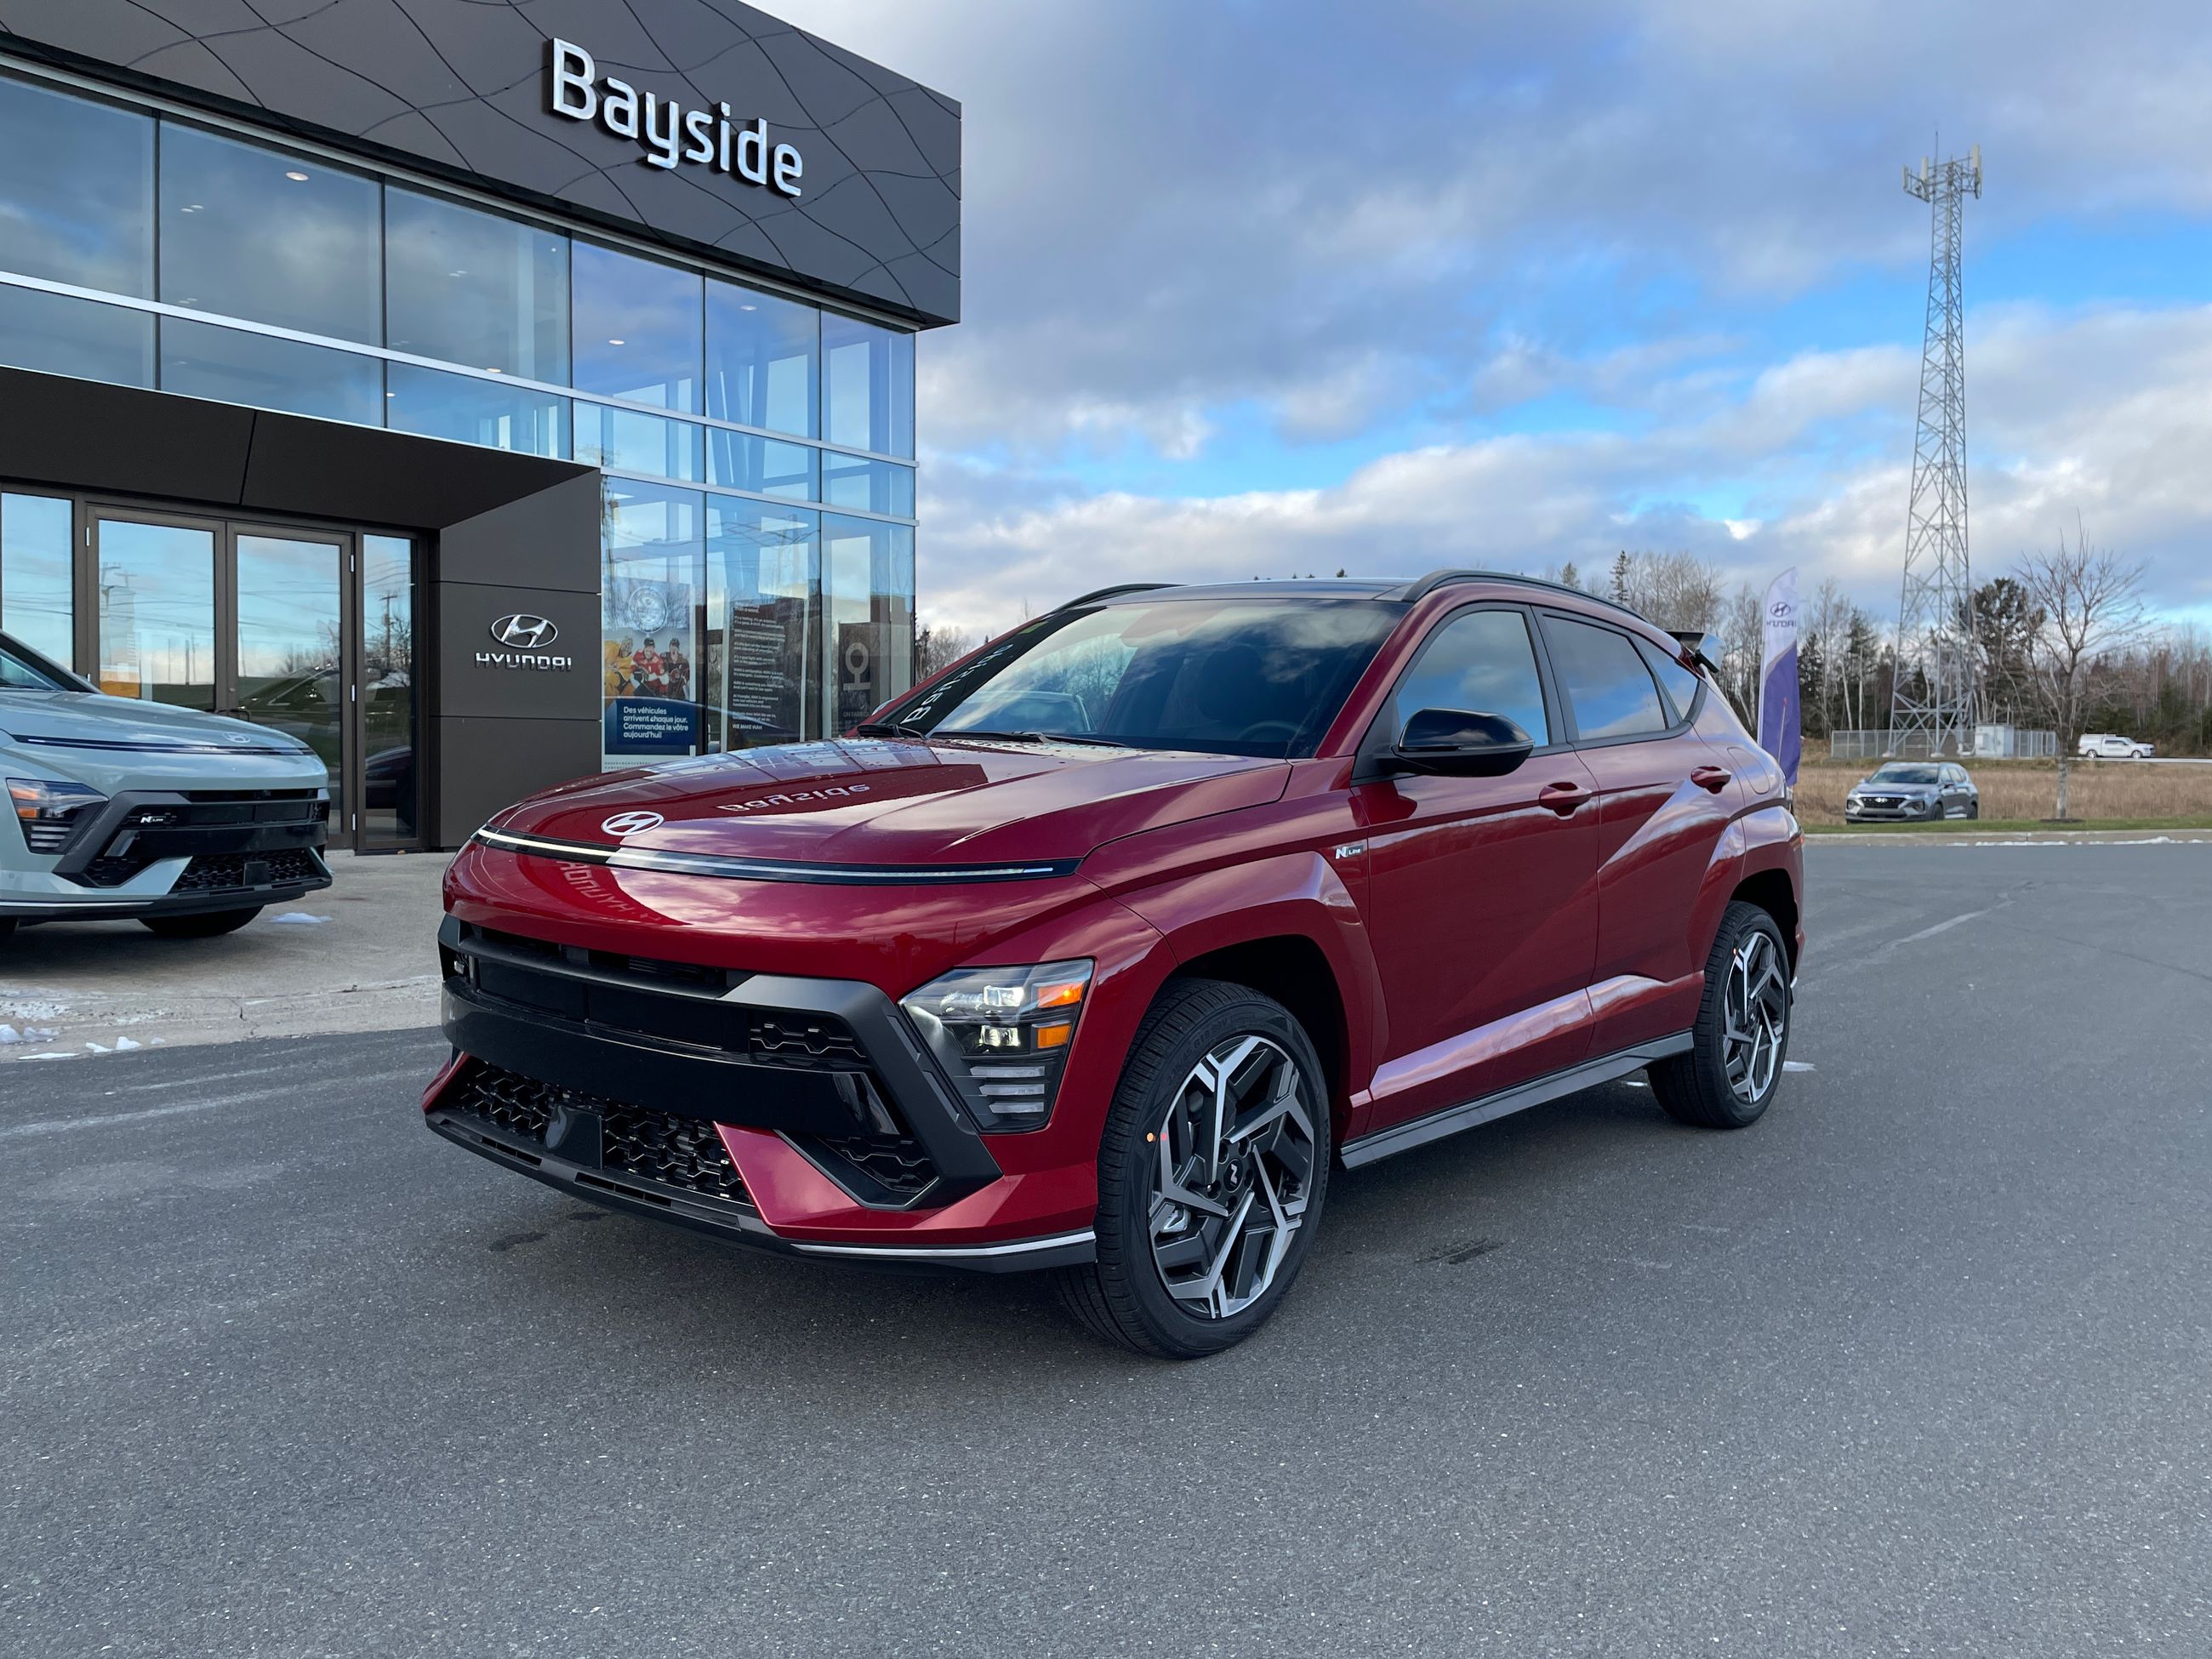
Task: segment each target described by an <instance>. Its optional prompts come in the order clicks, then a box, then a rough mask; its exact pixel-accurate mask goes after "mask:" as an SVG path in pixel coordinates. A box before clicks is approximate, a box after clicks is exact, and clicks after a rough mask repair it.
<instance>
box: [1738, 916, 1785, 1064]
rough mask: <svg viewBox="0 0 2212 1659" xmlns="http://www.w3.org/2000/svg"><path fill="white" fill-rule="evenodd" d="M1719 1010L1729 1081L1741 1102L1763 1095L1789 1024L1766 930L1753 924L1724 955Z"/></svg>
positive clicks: (1776, 957)
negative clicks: (1725, 974) (1723, 989)
mask: <svg viewBox="0 0 2212 1659" xmlns="http://www.w3.org/2000/svg"><path fill="white" fill-rule="evenodd" d="M1722 1012H1723V1015H1724V1016H1725V1023H1724V1024H1723V1027H1722V1031H1721V1056H1722V1060H1723V1063H1724V1064H1725V1065H1726V1066H1727V1068H1728V1080H1729V1088H1730V1089H1732V1090H1733V1091H1735V1097H1736V1098H1737V1099H1738V1100H1741V1101H1743V1102H1745V1103H1753V1102H1757V1101H1759V1100H1763V1099H1764V1098H1765V1096H1766V1091H1767V1090H1768V1089H1769V1088H1771V1086H1773V1083H1774V1074H1775V1073H1777V1072H1778V1071H1779V1070H1780V1069H1781V1066H1782V1040H1783V1036H1784V1033H1785V1032H1787V1031H1788V1030H1789V1027H1790V981H1788V979H1787V978H1785V977H1784V975H1783V972H1782V957H1781V952H1779V951H1777V950H1776V949H1775V946H1774V939H1773V937H1772V935H1771V934H1769V933H1765V932H1764V931H1763V930H1760V929H1757V928H1754V929H1753V930H1752V931H1751V932H1749V933H1746V934H1745V935H1744V936H1743V942H1742V943H1741V944H1740V945H1737V946H1736V948H1735V954H1734V955H1733V956H1732V957H1730V958H1729V976H1728V987H1727V993H1726V1000H1725V1001H1724V1003H1723V1008H1722Z"/></svg>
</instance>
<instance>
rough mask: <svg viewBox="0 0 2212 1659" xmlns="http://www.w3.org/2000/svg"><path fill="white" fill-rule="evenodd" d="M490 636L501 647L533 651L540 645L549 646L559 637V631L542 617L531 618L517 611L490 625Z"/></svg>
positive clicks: (525, 612)
mask: <svg viewBox="0 0 2212 1659" xmlns="http://www.w3.org/2000/svg"><path fill="white" fill-rule="evenodd" d="M491 636H492V638H494V639H495V640H497V641H499V642H500V643H501V645H511V646H513V647H516V648H517V649H518V650H522V651H535V650H537V649H538V647H540V646H542V645H550V644H552V643H553V641H556V640H557V639H559V638H560V637H561V630H560V629H557V628H556V627H555V626H554V625H553V624H552V623H551V622H550V621H548V620H547V619H546V618H545V617H533V616H532V615H531V614H530V613H529V612H528V611H516V612H515V613H514V615H513V616H511V617H501V618H500V619H499V620H498V621H497V622H495V623H493V624H492V625H491Z"/></svg>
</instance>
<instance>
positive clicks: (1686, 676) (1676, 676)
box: [1636, 640, 1705, 722]
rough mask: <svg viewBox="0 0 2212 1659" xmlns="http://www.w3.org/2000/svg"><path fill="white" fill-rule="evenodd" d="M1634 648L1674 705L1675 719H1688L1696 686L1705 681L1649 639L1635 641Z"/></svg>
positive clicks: (1678, 720) (1694, 699)
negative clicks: (1640, 654) (1641, 654)
mask: <svg viewBox="0 0 2212 1659" xmlns="http://www.w3.org/2000/svg"><path fill="white" fill-rule="evenodd" d="M1636 648H1637V649H1638V651H1640V652H1641V653H1643V654H1644V664H1645V665H1646V666H1648V667H1649V668H1650V670H1651V672H1652V674H1653V676H1654V677H1655V678H1656V679H1657V680H1658V682H1659V689H1660V690H1662V691H1663V692H1665V693H1666V694H1667V701H1668V702H1669V703H1671V704H1673V705H1674V719H1675V720H1676V721H1677V722H1680V721H1682V720H1687V719H1689V718H1690V705H1691V704H1692V703H1693V702H1696V701H1697V698H1698V690H1699V687H1701V686H1702V685H1704V684H1705V681H1704V680H1703V679H1702V678H1699V676H1698V675H1697V674H1696V673H1695V672H1693V671H1692V670H1690V669H1687V668H1685V667H1683V666H1682V665H1681V664H1680V662H1678V661H1676V660H1675V659H1674V658H1672V657H1670V656H1668V654H1667V653H1665V652H1664V651H1662V650H1661V649H1660V648H1659V647H1657V646H1656V645H1654V644H1652V643H1651V641H1649V640H1638V641H1637V642H1636Z"/></svg>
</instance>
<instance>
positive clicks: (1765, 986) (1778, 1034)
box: [1650, 900, 1790, 1129]
mask: <svg viewBox="0 0 2212 1659" xmlns="http://www.w3.org/2000/svg"><path fill="white" fill-rule="evenodd" d="M1690 1039H1691V1046H1690V1049H1689V1052H1688V1053H1686V1054H1676V1055H1674V1057H1673V1058H1672V1059H1669V1060H1661V1061H1660V1062H1659V1063H1658V1064H1656V1066H1651V1067H1650V1075H1651V1092H1652V1093H1653V1094H1654V1095H1655V1096H1656V1097H1658V1101H1659V1103H1660V1105H1661V1106H1662V1107H1664V1108H1665V1109H1666V1111H1667V1115H1668V1116H1669V1117H1672V1118H1674V1119H1675V1120H1676V1121H1678V1122H1682V1123H1693V1124H1696V1125H1698V1126H1699V1127H1700V1128H1707V1129H1741V1128H1742V1127H1745V1126H1746V1125H1747V1124H1750V1123H1755V1122H1757V1121H1759V1117H1760V1116H1761V1115H1763V1114H1764V1113H1765V1110H1766V1109H1767V1107H1769V1106H1770V1105H1771V1104H1772V1103H1773V1101H1774V1097H1775V1094H1776V1091H1778V1089H1779V1088H1780V1087H1781V1085H1782V1073H1783V1062H1784V1060H1786V1059H1787V1058H1788V1057H1789V1053H1790V951H1789V947H1788V945H1785V944H1784V940H1783V938H1782V929H1781V928H1780V927H1777V926H1776V925H1775V921H1774V918H1773V917H1772V916H1771V915H1768V914H1767V913H1766V912H1765V911H1764V910H1762V909H1760V908H1759V907H1758V906H1757V905H1755V904H1746V903H1744V902H1742V901H1741V900H1738V901H1737V902H1735V903H1733V904H1731V905H1729V908H1728V910H1727V912H1726V913H1725V914H1724V915H1723V916H1722V918H1721V927H1720V933H1719V934H1718V936H1717V938H1715V939H1714V940H1713V949H1712V954H1711V956H1710V957H1707V958H1706V960H1705V1000H1703V1002H1701V1003H1700V1004H1699V1008H1698V1023H1697V1024H1696V1025H1695V1026H1693V1027H1692V1029H1691V1033H1690Z"/></svg>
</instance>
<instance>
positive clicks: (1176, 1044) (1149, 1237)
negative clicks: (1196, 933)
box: [1060, 979, 1330, 1359]
mask: <svg viewBox="0 0 2212 1659" xmlns="http://www.w3.org/2000/svg"><path fill="white" fill-rule="evenodd" d="M1248 1036H1249V1037H1257V1038H1260V1039H1262V1041H1263V1042H1264V1043H1265V1044H1267V1045H1272V1047H1273V1050H1274V1051H1275V1053H1274V1054H1273V1055H1270V1054H1267V1052H1266V1050H1265V1049H1257V1050H1255V1051H1254V1059H1253V1060H1251V1061H1250V1062H1249V1063H1250V1064H1252V1065H1255V1066H1256V1065H1261V1064H1265V1065H1268V1066H1273V1067H1276V1068H1278V1069H1277V1071H1276V1073H1275V1080H1276V1081H1277V1082H1280V1081H1282V1080H1283V1079H1282V1075H1281V1073H1280V1071H1279V1067H1280V1066H1283V1065H1284V1064H1288V1065H1289V1066H1294V1067H1295V1068H1296V1071H1297V1079H1296V1086H1297V1088H1298V1089H1299V1091H1301V1104H1302V1110H1303V1113H1304V1118H1305V1120H1306V1127H1308V1128H1309V1129H1310V1142H1309V1143H1308V1147H1307V1155H1308V1163H1307V1168H1306V1170H1305V1173H1304V1176H1303V1182H1302V1189H1299V1190H1298V1196H1299V1198H1300V1199H1301V1200H1302V1206H1301V1207H1300V1209H1299V1211H1298V1212H1297V1219H1296V1221H1295V1223H1294V1224H1293V1225H1291V1226H1290V1227H1287V1228H1280V1229H1277V1228H1273V1227H1267V1226H1264V1225H1261V1224H1259V1223H1255V1227H1256V1228H1258V1231H1255V1232H1247V1233H1243V1234H1241V1235H1238V1234H1233V1233H1231V1232H1227V1231H1225V1232H1224V1233H1223V1234H1221V1235H1220V1237H1224V1238H1225V1239H1227V1240H1228V1241H1229V1246H1230V1247H1229V1248H1224V1249H1222V1250H1221V1251H1220V1252H1219V1256H1218V1261H1217V1263H1216V1265H1215V1267H1214V1268H1213V1270H1212V1272H1213V1274H1214V1275H1216V1276H1218V1277H1219V1278H1220V1279H1222V1280H1223V1281H1224V1282H1226V1280H1227V1279H1228V1277H1229V1274H1228V1273H1224V1272H1223V1270H1222V1267H1221V1265H1220V1264H1221V1263H1232V1256H1233V1258H1234V1260H1233V1263H1232V1265H1231V1271H1232V1272H1234V1273H1243V1272H1244V1271H1245V1269H1246V1267H1247V1264H1248V1262H1249V1261H1250V1259H1251V1258H1252V1256H1253V1255H1254V1254H1255V1251H1257V1250H1259V1249H1261V1246H1262V1245H1263V1244H1264V1245H1267V1246H1270V1247H1271V1246H1272V1244H1273V1239H1274V1237H1275V1236H1276V1234H1277V1233H1278V1232H1280V1233H1281V1234H1282V1235H1283V1236H1285V1237H1287V1239H1288V1243H1287V1244H1286V1245H1285V1246H1284V1248H1283V1249H1282V1250H1281V1252H1280V1254H1279V1256H1277V1255H1273V1250H1272V1249H1271V1248H1270V1249H1268V1250H1267V1255H1269V1256H1271V1257H1272V1258H1273V1265H1272V1274H1273V1276H1272V1278H1271V1279H1268V1280H1267V1283H1266V1284H1265V1285H1264V1288H1262V1289H1261V1290H1260V1291H1259V1292H1258V1293H1257V1294H1256V1295H1254V1296H1252V1297H1251V1299H1250V1300H1249V1303H1248V1304H1245V1305H1242V1306H1240V1307H1237V1308H1236V1309H1234V1310H1229V1311H1223V1312H1218V1313H1217V1312H1215V1311H1213V1310H1211V1309H1209V1310H1207V1311H1206V1312H1194V1311H1193V1310H1192V1309H1191V1307H1190V1305H1189V1301H1190V1297H1189V1295H1188V1292H1189V1291H1190V1289H1191V1285H1192V1281H1190V1280H1186V1281H1184V1284H1183V1288H1184V1290H1185V1291H1186V1296H1185V1297H1183V1298H1181V1299H1179V1298H1178V1297H1176V1296H1175V1295H1174V1294H1172V1293H1170V1290H1169V1288H1168V1283H1167V1279H1168V1273H1169V1272H1170V1269H1167V1268H1164V1267H1162V1266H1161V1265H1160V1264H1159V1262H1158V1261H1157V1260H1156V1259H1155V1255H1154V1250H1153V1244H1154V1236H1153V1231H1152V1218H1153V1200H1154V1196H1155V1192H1156V1189H1157V1188H1158V1186H1159V1185H1160V1182H1161V1176H1160V1171H1161V1170H1163V1168H1164V1166H1165V1165H1166V1164H1167V1163H1168V1157H1167V1153H1168V1151H1169V1147H1170V1146H1173V1145H1175V1144H1176V1139H1174V1138H1173V1137H1172V1136H1170V1119H1171V1115H1173V1114H1175V1113H1176V1112H1177V1111H1178V1110H1184V1111H1186V1112H1187V1111H1188V1085H1191V1084H1192V1083H1193V1081H1194V1073H1196V1071H1197V1068H1198V1066H1199V1065H1200V1062H1201V1061H1206V1060H1210V1059H1211V1058H1212V1057H1213V1056H1215V1055H1217V1054H1219V1053H1220V1052H1221V1051H1223V1050H1224V1049H1225V1048H1228V1047H1230V1045H1232V1044H1235V1043H1237V1042H1239V1041H1240V1040H1241V1039H1243V1038H1244V1037H1248ZM1233 1075H1234V1076H1243V1075H1244V1073H1243V1072H1242V1071H1240V1072H1238V1073H1235V1074H1233ZM1246 1115H1247V1117H1248V1118H1249V1116H1250V1115H1251V1114H1250V1113H1249V1112H1248V1113H1247V1114H1246ZM1294 1127H1295V1125H1294V1122H1291V1123H1285V1124H1284V1125H1283V1126H1282V1127H1279V1128H1278V1129H1277V1130H1276V1131H1275V1132H1274V1135H1273V1139H1274V1140H1275V1141H1276V1142H1278V1143H1281V1142H1284V1141H1285V1140H1286V1139H1296V1136H1295V1135H1294V1134H1293V1133H1291V1131H1292V1129H1293V1128H1294ZM1178 1133H1185V1134H1187V1133H1194V1129H1193V1128H1192V1127H1188V1126H1187V1127H1185V1128H1184V1129H1183V1130H1182V1131H1180V1132H1178ZM1163 1136H1169V1137H1170V1139H1169V1140H1168V1142H1167V1144H1166V1145H1163V1143H1162V1139H1161V1137H1163ZM1261 1139H1264V1137H1255V1138H1254V1139H1251V1140H1249V1141H1247V1142H1246V1143H1245V1148H1244V1150H1245V1152H1246V1153H1247V1154H1249V1156H1250V1158H1251V1163H1250V1164H1249V1168H1250V1169H1251V1170H1255V1171H1257V1170H1258V1166H1259V1163H1260V1161H1261V1152H1260V1145H1261ZM1329 1157H1330V1146H1329V1121H1328V1087H1327V1085H1326V1082H1325V1079H1324V1078H1323V1075H1322V1068H1321V1061H1320V1059H1319V1057H1318V1056H1317V1055H1316V1054H1315V1052H1314V1046H1313V1042H1312V1039H1311V1038H1310V1037H1309V1036H1307V1035H1306V1032H1305V1028H1304V1026H1302V1025H1300V1024H1298V1022H1297V1019H1296V1018H1293V1017H1292V1015H1291V1012H1290V1011H1289V1010H1288V1009H1286V1008H1285V1007H1284V1006H1282V1004H1280V1003H1279V1002H1277V1001H1275V1000H1273V998H1270V997H1265V996H1261V994H1259V993H1258V992H1256V991H1254V990H1251V989H1249V988H1248V987H1245V986H1242V985H1231V984H1227V983H1225V982H1224V981H1219V980H1205V979H1186V980H1176V981H1172V982H1171V983H1170V985H1169V986H1168V987H1167V988H1166V989H1165V990H1164V991H1163V992H1162V993H1161V994H1160V996H1159V1000H1158V1001H1157V1002H1155V1003H1154V1004H1153V1005H1152V1011H1151V1012H1149V1013H1147V1014H1146V1016H1145V1020H1144V1024H1142V1025H1140V1026H1139V1027H1138V1030H1137V1036H1136V1040H1135V1041H1134V1042H1133V1043H1132V1044H1131V1045H1130V1048H1129V1058H1128V1060H1127V1063H1126V1064H1125V1065H1124V1066H1122V1068H1121V1084H1120V1086H1119V1087H1118V1088H1116V1090H1115V1094H1114V1104H1113V1107H1112V1109H1110V1111H1109V1113H1108V1115H1107V1119H1106V1129H1105V1133H1104V1135H1103V1138H1102V1139H1101V1143H1100V1146H1099V1152H1098V1216H1097V1224H1096V1225H1097V1234H1098V1256H1097V1261H1094V1262H1091V1263H1088V1264H1086V1265H1085V1266H1083V1267H1071V1268H1066V1269H1064V1270H1063V1271H1062V1272H1061V1273H1060V1295H1061V1297H1062V1299H1063V1300H1064V1301H1065V1302H1066V1304H1067V1307H1068V1309H1069V1310H1070V1311H1072V1312H1073V1314H1074V1315H1075V1316H1076V1317H1077V1318H1078V1319H1079V1320H1080V1321H1081V1322H1083V1323H1084V1324H1085V1325H1086V1326H1087V1327H1089V1328H1091V1331H1093V1332H1094V1333H1095V1334H1097V1335H1099V1336H1101V1337H1103V1338H1104V1339H1105V1340H1108V1341H1109V1342H1115V1343H1118V1344H1120V1345H1121V1346H1125V1347H1128V1348H1133V1349H1134V1350H1135V1351H1136V1352H1139V1353H1143V1354H1151V1355H1153V1356H1155V1357H1157V1358H1162V1359H1197V1358H1204V1357H1205V1356H1206V1355H1207V1354H1213V1353H1219V1352H1221V1351H1222V1350H1223V1349H1225V1348H1228V1347H1232V1346H1235V1345H1236V1344H1237V1343H1239V1342H1241V1341H1243V1340H1244V1339H1245V1338H1246V1337H1248V1336H1249V1335H1251V1334H1252V1333H1253V1332H1255V1331H1256V1330H1258V1329H1259V1328H1260V1327H1261V1325H1263V1324H1265V1323H1267V1320H1268V1319H1269V1317H1270V1316H1273V1313H1274V1311H1275V1310H1276V1309H1277V1308H1278V1307H1279V1306H1280V1305H1281V1304H1282V1300H1283V1297H1285V1295H1286V1294H1287V1293H1288V1292H1289V1291H1290V1288H1291V1282H1292V1281H1293V1280H1295V1279H1297V1273H1298V1269H1299V1267H1301V1266H1302V1265H1303V1264H1304V1261H1305V1255H1306V1252H1307V1250H1308V1249H1310V1248H1311V1247H1312V1243H1313V1235H1314V1231H1315V1229H1316V1227H1317V1226H1318V1225H1319V1224H1320V1221H1321V1212H1322V1200H1323V1199H1324V1198H1325V1197H1326V1196H1327V1193H1328V1166H1329ZM1220 1163H1221V1174H1220V1176H1218V1178H1217V1180H1216V1182H1215V1186H1216V1187H1217V1188H1222V1189H1224V1190H1230V1191H1233V1190H1234V1189H1235V1188H1237V1184H1238V1182H1239V1181H1240V1180H1241V1181H1243V1183H1244V1188H1245V1190H1244V1195H1243V1205H1244V1208H1240V1209H1239V1210H1238V1211H1237V1213H1238V1214H1243V1213H1245V1211H1246V1209H1249V1208H1253V1207H1255V1206H1256V1203H1257V1201H1258V1200H1260V1198H1261V1195H1262V1188H1261V1185H1260V1177H1259V1176H1258V1174H1256V1173H1255V1174H1251V1175H1247V1176H1237V1175H1234V1174H1232V1173H1231V1164H1230V1162H1229V1161H1227V1160H1221V1161H1220ZM1282 1171H1283V1166H1282V1165H1280V1164H1270V1166H1269V1174H1268V1181H1269V1182H1270V1184H1269V1185H1268V1187H1267V1188H1266V1194H1267V1197H1268V1199H1269V1200H1270V1201H1271V1202H1273V1201H1275V1199H1276V1194H1277V1190H1278V1189H1277V1187H1276V1185H1275V1184H1274V1183H1275V1182H1279V1181H1281V1180H1282V1178H1283V1175H1282ZM1209 1190H1211V1189H1209ZM1292 1191H1293V1188H1292V1187H1291V1185H1289V1184H1284V1185H1282V1186H1281V1188H1280V1194H1281V1195H1282V1196H1284V1197H1288V1196H1289V1195H1290V1194H1291V1192H1292ZM1163 1202H1167V1200H1163ZM1170 1209H1171V1210H1173V1211H1175V1212H1176V1213H1180V1214H1183V1215H1184V1216H1185V1217H1186V1218H1187V1219H1188V1221H1189V1224H1190V1226H1191V1228H1192V1229H1193V1232H1192V1234H1191V1236H1189V1237H1186V1238H1185V1239H1184V1240H1183V1241H1182V1243H1183V1245H1184V1247H1186V1248H1188V1245H1189V1244H1190V1243H1192V1242H1193V1241H1194V1239H1195V1238H1196V1237H1200V1236H1201V1234H1202V1230H1203V1229H1205V1228H1206V1227H1207V1226H1209V1225H1211V1224H1210V1223H1207V1222H1205V1221H1201V1220H1200V1219H1199V1218H1198V1212H1196V1210H1195V1209H1190V1210H1184V1209H1182V1208H1181V1207H1180V1206H1173V1205H1172V1204H1170ZM1240 1237H1241V1238H1242V1239H1243V1243H1238V1242H1237V1240H1238V1238H1240ZM1171 1248H1172V1247H1171ZM1204 1249H1212V1244H1211V1243H1208V1244H1206V1245H1205V1246H1204ZM1222 1299H1223V1300H1225V1301H1235V1300H1237V1299H1238V1298H1237V1297H1235V1296H1230V1295H1226V1294H1224V1296H1223V1298H1222Z"/></svg>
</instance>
